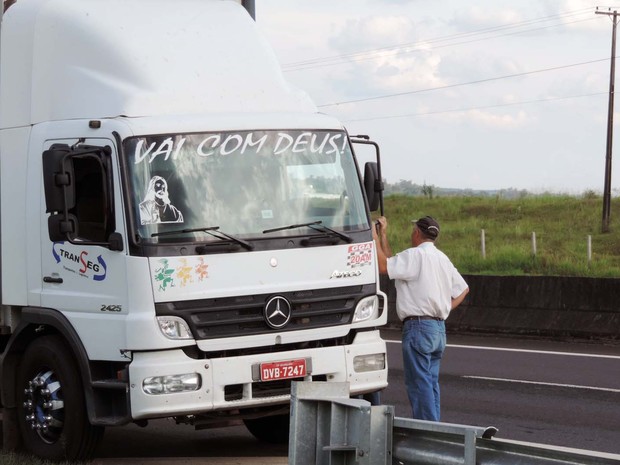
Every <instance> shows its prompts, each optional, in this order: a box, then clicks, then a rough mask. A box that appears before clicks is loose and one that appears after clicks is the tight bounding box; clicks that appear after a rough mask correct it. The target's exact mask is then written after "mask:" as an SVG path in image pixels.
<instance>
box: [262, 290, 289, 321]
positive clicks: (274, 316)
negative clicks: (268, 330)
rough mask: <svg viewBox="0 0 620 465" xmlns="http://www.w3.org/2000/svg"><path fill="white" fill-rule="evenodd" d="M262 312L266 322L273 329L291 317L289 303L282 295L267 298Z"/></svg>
mask: <svg viewBox="0 0 620 465" xmlns="http://www.w3.org/2000/svg"><path fill="white" fill-rule="evenodd" d="M263 312H264V315H265V321H266V322H267V324H268V325H269V326H271V327H272V328H273V329H280V328H283V327H284V326H286V324H287V323H288V322H289V320H290V319H291V304H290V303H289V301H288V300H286V299H285V298H284V297H280V296H275V297H272V298H271V299H269V301H268V302H267V304H266V305H265V310H264V311H263Z"/></svg>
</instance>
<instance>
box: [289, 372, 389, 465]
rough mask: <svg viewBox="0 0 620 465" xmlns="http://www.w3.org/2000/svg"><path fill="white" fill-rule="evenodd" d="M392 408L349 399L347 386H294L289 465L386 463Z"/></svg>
mask: <svg viewBox="0 0 620 465" xmlns="http://www.w3.org/2000/svg"><path fill="white" fill-rule="evenodd" d="M393 420H394V407H392V406H387V405H381V406H371V405H370V403H369V402H367V401H365V400H362V399H350V398H349V383H326V382H294V383H293V385H292V387H291V426H290V438H289V458H288V463H289V465H307V464H316V465H328V464H329V465H345V464H347V465H350V464H359V465H378V464H384V465H389V464H391V463H392V427H393Z"/></svg>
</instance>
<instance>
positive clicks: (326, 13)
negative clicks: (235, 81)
mask: <svg viewBox="0 0 620 465" xmlns="http://www.w3.org/2000/svg"><path fill="white" fill-rule="evenodd" d="M255 2H256V3H255V8H256V21H257V24H258V26H259V28H260V30H261V31H262V33H263V35H264V36H265V37H266V38H267V40H268V41H269V43H270V44H271V45H272V47H273V48H274V51H275V53H276V55H277V57H278V59H279V61H280V63H281V65H282V68H283V71H284V75H285V78H286V79H287V80H288V81H289V82H290V83H292V84H293V85H294V86H296V87H298V88H300V89H302V90H304V91H305V92H307V93H308V95H309V96H310V97H311V99H312V100H313V101H314V103H315V104H316V105H317V106H318V108H319V110H320V111H321V112H324V113H327V114H330V115H332V116H335V117H336V118H338V119H339V120H340V121H341V122H342V123H343V124H344V126H345V127H346V128H347V130H348V131H349V133H350V134H367V135H369V136H370V137H371V138H372V139H373V140H374V141H376V142H377V143H378V144H379V145H380V147H381V161H382V175H383V178H384V179H385V180H386V181H387V182H388V183H397V182H399V181H401V180H405V181H410V182H412V183H415V184H420V185H422V184H427V185H430V186H435V187H441V188H460V189H474V190H478V189H481V190H494V189H510V188H512V189H526V190H528V191H532V192H554V193H567V194H574V195H579V194H582V193H584V192H586V191H595V192H598V193H602V192H603V189H604V176H605V162H606V152H607V150H606V144H607V125H608V123H607V121H608V106H609V90H610V69H611V45H612V30H613V22H612V17H611V16H608V15H604V14H596V13H595V11H596V8H597V7H598V8H599V9H598V11H601V12H610V11H611V12H613V11H614V10H617V11H618V12H619V13H620V1H612V2H611V3H595V2H592V1H590V0H511V1H507V0H476V1H465V0H337V1H336V0H331V1H326V0H255ZM618 19H619V20H620V16H619V17H618ZM617 50H619V51H620V44H619V46H618V49H617ZM617 54H618V53H616V55H617ZM619 65H620V63H619ZM617 74H619V75H620V68H618V73H617ZM619 85H620V83H619ZM615 109H616V112H615V115H614V138H615V139H616V140H615V141H614V146H615V147H619V148H620V101H618V102H615ZM616 154H618V151H617V150H614V151H613V152H612V172H611V190H612V195H613V196H618V195H620V159H618V160H616V159H615V158H616Z"/></svg>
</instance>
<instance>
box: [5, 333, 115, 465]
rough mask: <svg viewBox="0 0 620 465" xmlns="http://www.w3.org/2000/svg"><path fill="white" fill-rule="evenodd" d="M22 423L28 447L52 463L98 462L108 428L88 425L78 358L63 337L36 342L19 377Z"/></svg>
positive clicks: (21, 429) (19, 418)
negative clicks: (94, 459)
mask: <svg viewBox="0 0 620 465" xmlns="http://www.w3.org/2000/svg"><path fill="white" fill-rule="evenodd" d="M17 421H18V423H19V429H20V431H21V435H22V439H23V444H24V447H25V448H26V450H27V451H29V452H30V453H32V454H34V455H36V456H38V457H41V458H43V459H46V460H52V461H60V460H69V461H85V460H89V459H90V458H92V456H93V454H94V452H95V449H96V447H97V445H98V444H99V441H100V440H101V438H102V437H103V432H104V428H103V427H101V426H93V425H91V424H90V422H89V421H88V415H87V414H86V404H85V400H84V392H83V389H82V383H81V377H80V374H79V371H78V369H77V365H76V362H75V360H74V358H73V354H72V353H71V351H70V350H69V349H68V348H67V346H66V345H65V344H64V342H63V341H62V339H60V338H59V337H57V336H45V337H41V338H39V339H37V340H35V341H34V342H32V343H31V344H30V345H29V346H28V348H27V349H26V351H25V352H24V355H23V359H22V363H21V366H20V367H19V370H18V375H17Z"/></svg>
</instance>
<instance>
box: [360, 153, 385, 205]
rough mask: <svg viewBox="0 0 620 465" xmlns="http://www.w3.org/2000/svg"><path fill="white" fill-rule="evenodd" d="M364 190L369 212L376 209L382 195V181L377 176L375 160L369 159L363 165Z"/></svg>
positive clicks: (377, 169) (377, 170)
mask: <svg viewBox="0 0 620 465" xmlns="http://www.w3.org/2000/svg"><path fill="white" fill-rule="evenodd" d="M364 190H365V191H366V198H367V199H368V208H369V209H370V211H371V212H374V211H377V209H378V208H379V204H380V200H381V196H382V195H383V194H382V193H383V181H382V180H381V179H380V178H379V168H378V166H377V163H376V162H371V161H369V162H368V163H366V164H365V165H364Z"/></svg>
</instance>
